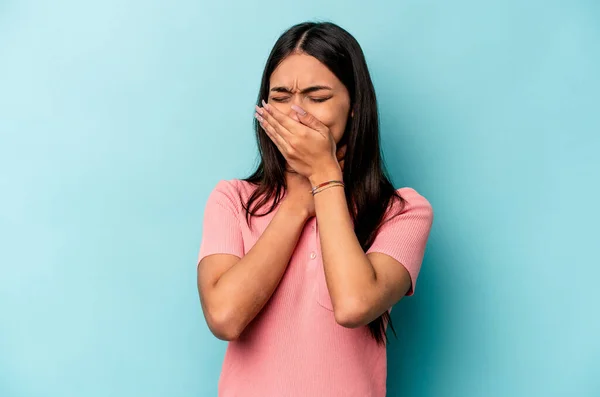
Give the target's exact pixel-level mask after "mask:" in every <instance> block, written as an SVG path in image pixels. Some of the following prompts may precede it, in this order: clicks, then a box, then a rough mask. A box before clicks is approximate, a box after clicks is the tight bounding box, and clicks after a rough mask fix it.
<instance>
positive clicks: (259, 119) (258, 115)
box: [254, 113, 263, 123]
mask: <svg viewBox="0 0 600 397" xmlns="http://www.w3.org/2000/svg"><path fill="white" fill-rule="evenodd" d="M254 117H256V119H257V120H258V121H260V122H261V123H262V121H263V118H262V117H261V116H260V114H258V113H254Z"/></svg>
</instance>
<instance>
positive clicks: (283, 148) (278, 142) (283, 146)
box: [254, 113, 289, 155]
mask: <svg viewBox="0 0 600 397" xmlns="http://www.w3.org/2000/svg"><path fill="white" fill-rule="evenodd" d="M254 117H256V119H257V120H258V122H259V124H260V126H261V127H262V129H263V130H264V131H265V132H266V134H267V136H268V137H269V139H271V141H273V143H274V144H275V146H277V148H278V149H279V151H280V152H281V154H283V155H286V154H287V153H288V152H289V145H288V143H287V142H286V141H285V139H283V138H282V137H281V136H280V135H279V134H278V133H277V131H275V129H274V128H273V126H271V125H270V124H269V122H268V121H266V120H265V119H264V118H263V117H262V116H261V115H260V114H258V113H255V114H254Z"/></svg>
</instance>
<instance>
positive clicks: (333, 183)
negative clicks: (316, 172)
mask: <svg viewBox="0 0 600 397" xmlns="http://www.w3.org/2000/svg"><path fill="white" fill-rule="evenodd" d="M334 186H342V187H344V182H343V181H327V182H323V183H320V184H319V185H317V186H315V187H314V188H313V189H312V190H311V191H310V192H311V193H312V194H313V196H314V195H315V194H317V193H320V192H322V191H323V190H326V189H329V188H330V187H334Z"/></svg>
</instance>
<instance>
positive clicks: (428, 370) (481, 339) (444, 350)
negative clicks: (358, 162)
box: [0, 0, 600, 397]
mask: <svg viewBox="0 0 600 397" xmlns="http://www.w3.org/2000/svg"><path fill="white" fill-rule="evenodd" d="M315 18H318V19H321V20H331V21H333V22H336V23H338V24H340V25H341V26H343V27H345V28H346V29H348V30H349V31H350V32H351V33H352V34H354V35H355V37H356V38H357V39H358V41H359V42H360V43H361V45H362V47H363V49H364V51H365V54H366V56H367V60H368V63H369V66H370V69H371V72H372V75H373V79H374V83H375V86H376V89H377V93H378V98H379V102H380V111H381V115H382V117H381V119H382V139H383V146H384V151H385V157H386V160H387V163H388V166H389V170H390V172H391V174H392V175H393V179H394V182H395V183H396V185H397V186H412V187H414V188H416V189H417V190H418V191H419V192H420V193H421V194H423V195H424V196H426V197H427V198H428V199H429V200H430V202H431V203H432V205H433V207H434V209H435V222H434V228H433V230H432V233H431V238H430V241H429V246H428V251H427V254H426V258H425V261H424V266H423V270H422V272H421V276H420V280H419V285H418V286H417V293H416V295H415V296H414V297H411V298H408V299H406V300H404V301H402V302H401V303H400V304H399V305H398V306H397V308H396V309H395V310H394V316H393V318H394V320H395V324H396V329H397V331H398V340H395V339H393V338H392V344H391V345H390V347H389V350H388V351H389V381H388V386H389V395H390V396H419V397H422V396H431V397H440V396H442V397H445V396H461V397H480V396H578V397H580V396H581V397H583V396H590V397H591V396H600V376H599V375H600V341H599V340H600V315H599V309H598V305H599V304H600V299H599V295H598V292H597V291H596V290H597V284H598V277H599V276H600V261H599V260H598V253H597V251H596V248H597V246H598V241H599V232H598V229H597V227H598V224H599V223H600V214H599V209H598V201H599V198H600V192H599V190H600V189H599V186H598V185H599V182H598V181H599V180H600V178H599V175H598V174H599V171H600V160H599V157H598V151H599V149H600V139H599V134H600V116H599V113H600V112H599V108H600V105H599V100H600V95H599V92H600V78H599V77H598V73H599V71H600V44H599V43H600V22H598V21H599V20H600V3H599V2H598V1H561V2H559V1H527V2H523V1H516V0H509V1H487V2H486V1H475V0H472V1H468V0H458V1H452V2H442V1H437V2H436V1H375V2H367V1H364V0H363V1H341V0H340V1H329V2H326V3H323V2H322V1H318V0H306V1H300V2H258V1H236V2H221V1H211V2H208V1H203V2H199V1H189V0H186V1H171V2H169V1H166V0H163V1H148V0H144V1H141V0H139V1H133V0H119V1H116V0H109V1H102V2H98V1H96V2H92V1H85V2H84V1H75V0H67V1H65V0H63V1H58V0H57V1H53V2H42V1H37V2H35V1H11V0H4V1H0V133H1V134H0V189H1V195H0V272H1V274H0V315H1V320H0V396H3V397H16V396H19V397H20V396H27V397H30V396H31V397H33V396H44V397H70V396H85V397H93V396H148V397H150V396H214V395H216V390H217V380H218V376H219V372H220V364H221V362H222V358H223V353H224V350H225V347H226V344H225V342H221V341H218V340H217V339H215V338H214V337H213V336H212V335H211V334H210V332H209V330H208V328H207V327H206V325H205V323H204V319H203V317H202V313H201V310H200V304H199V302H198V297H197V291H196V284H195V283H196V278H195V277H196V274H195V271H196V269H195V265H196V263H195V261H196V255H197V251H198V247H199V243H200V239H201V223H202V216H203V210H204V204H205V201H206V198H207V196H208V194H209V192H210V190H211V189H212V188H213V187H214V185H215V184H216V183H217V181H218V180H220V179H230V178H240V177H244V176H246V175H247V174H248V173H249V172H250V171H251V170H252V168H253V166H254V164H255V163H254V161H255V158H256V149H255V146H254V137H253V133H252V130H251V126H252V115H253V105H254V101H255V99H256V95H257V92H258V86H259V80H260V75H261V72H262V68H263V65H264V62H265V60H266V57H267V55H268V53H269V51H270V49H271V46H272V45H273V44H274V42H275V40H276V38H277V37H278V36H279V34H280V33H281V32H282V31H283V30H285V29H286V28H287V27H289V26H291V25H292V24H295V23H297V22H301V21H304V20H307V19H315Z"/></svg>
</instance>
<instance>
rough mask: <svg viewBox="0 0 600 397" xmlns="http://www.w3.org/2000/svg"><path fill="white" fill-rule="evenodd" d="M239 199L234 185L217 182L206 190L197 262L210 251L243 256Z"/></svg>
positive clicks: (210, 252) (226, 182)
mask: <svg viewBox="0 0 600 397" xmlns="http://www.w3.org/2000/svg"><path fill="white" fill-rule="evenodd" d="M236 200H237V201H239V200H240V198H239V196H238V195H237V194H236V190H235V186H234V185H233V184H232V182H229V181H225V180H223V181H220V182H219V183H218V184H217V186H216V187H215V188H214V189H213V191H212V192H211V193H210V195H209V197H208V200H207V202H206V207H205V209H204V220H203V226H202V242H201V243H200V252H199V253H198V261H197V262H196V263H200V261H201V260H202V259H204V258H205V257H207V256H209V255H213V254H231V255H235V256H238V257H240V258H241V257H242V256H244V240H243V238H242V230H241V228H240V221H239V219H240V217H239V212H240V210H239V209H240V207H241V205H240V204H239V203H238V202H237V201H236Z"/></svg>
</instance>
